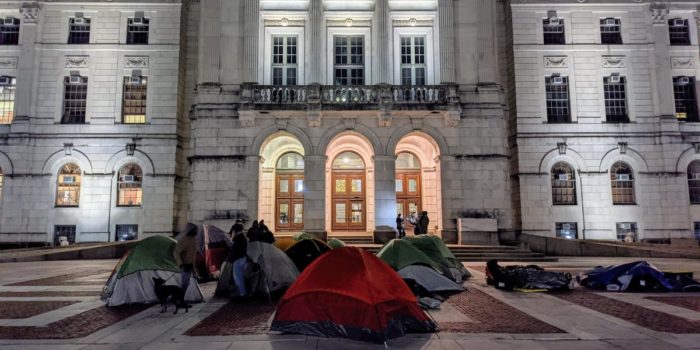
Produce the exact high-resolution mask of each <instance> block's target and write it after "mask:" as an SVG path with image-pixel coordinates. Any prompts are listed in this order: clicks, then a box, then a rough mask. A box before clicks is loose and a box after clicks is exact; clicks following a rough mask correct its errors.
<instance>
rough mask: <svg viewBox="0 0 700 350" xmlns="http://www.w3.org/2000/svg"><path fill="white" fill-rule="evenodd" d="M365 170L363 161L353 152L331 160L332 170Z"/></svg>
mask: <svg viewBox="0 0 700 350" xmlns="http://www.w3.org/2000/svg"><path fill="white" fill-rule="evenodd" d="M364 168H365V161H364V160H362V157H360V156H359V155H358V154H357V153H355V152H343V153H341V154H339V155H338V156H337V157H335V160H333V169H338V170H358V169H364Z"/></svg>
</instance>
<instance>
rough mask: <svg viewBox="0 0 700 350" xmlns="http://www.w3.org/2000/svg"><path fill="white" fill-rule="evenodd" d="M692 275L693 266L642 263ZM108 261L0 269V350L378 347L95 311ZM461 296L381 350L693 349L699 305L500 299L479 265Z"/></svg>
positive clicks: (580, 292)
mask: <svg viewBox="0 0 700 350" xmlns="http://www.w3.org/2000/svg"><path fill="white" fill-rule="evenodd" d="M627 261H630V259H611V258H575V259H574V258H562V259H560V261H559V262H552V263H546V264H544V265H542V266H544V267H546V268H548V269H552V270H556V271H566V272H571V273H572V274H574V273H577V272H578V271H580V270H582V269H585V268H589V267H592V266H595V265H606V264H616V263H622V262H627ZM651 262H652V263H654V264H655V265H656V266H657V267H659V268H661V269H663V270H667V271H692V272H694V273H695V275H696V276H699V275H700V260H673V259H659V260H654V259H652V260H651ZM115 264H116V260H90V261H85V260H82V261H55V262H32V263H6V264H0V348H2V349H3V350H5V349H8V350H9V349H42V350H44V349H193V350H195V349H196V350H208V349H285V350H286V349H365V348H377V349H380V348H383V346H380V345H373V344H368V343H361V342H355V341H349V340H343V339H325V338H314V337H307V336H297V335H281V334H275V333H271V332H269V330H268V329H269V324H270V322H271V318H272V316H273V314H274V311H275V305H274V304H271V303H267V302H254V303H249V304H241V303H233V302H229V300H227V299H225V298H218V297H214V296H213V292H214V287H215V285H214V283H205V284H203V285H202V286H201V287H202V290H203V292H204V294H205V296H206V303H202V304H198V305H195V306H194V307H193V308H192V309H191V310H190V312H189V313H179V314H178V315H173V314H172V313H165V314H160V313H159V312H158V311H159V308H158V307H152V306H141V305H137V306H128V307H118V308H112V309H107V308H105V307H104V305H103V303H102V302H101V301H100V300H99V294H100V292H101V290H102V287H103V285H104V283H105V281H106V279H107V278H108V276H109V274H110V273H111V270H112V268H113V267H114V265H115ZM466 266H467V268H468V269H469V270H470V272H471V273H472V274H473V275H474V277H473V278H472V279H471V280H470V281H468V282H467V283H465V287H466V291H465V292H463V293H461V294H457V295H454V296H452V297H450V298H449V299H448V300H447V301H446V302H445V303H444V304H443V305H442V308H441V310H439V311H435V312H431V316H432V317H433V318H434V319H435V321H436V322H437V324H438V325H439V326H440V332H438V333H435V334H412V335H409V336H406V337H403V338H400V339H395V340H392V341H390V342H389V343H388V345H389V347H390V348H396V349H510V348H521V349H567V350H574V349H635V350H640V349H674V348H679V349H693V348H698V349H700V295H695V294H692V293H691V294H641V293H631V294H630V293H626V294H621V293H599V292H592V291H589V290H585V289H582V288H580V287H578V288H576V290H574V291H573V292H570V293H549V294H546V293H517V292H515V293H514V292H502V291H499V290H496V289H493V288H492V287H489V286H487V285H486V284H485V281H484V274H483V270H484V263H467V264H466Z"/></svg>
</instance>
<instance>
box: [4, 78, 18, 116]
mask: <svg viewBox="0 0 700 350" xmlns="http://www.w3.org/2000/svg"><path fill="white" fill-rule="evenodd" d="M2 78H3V80H5V81H6V83H5V84H4V85H0V124H11V123H12V120H14V117H15V91H16V81H17V80H16V79H15V78H13V77H7V76H5V77H2Z"/></svg>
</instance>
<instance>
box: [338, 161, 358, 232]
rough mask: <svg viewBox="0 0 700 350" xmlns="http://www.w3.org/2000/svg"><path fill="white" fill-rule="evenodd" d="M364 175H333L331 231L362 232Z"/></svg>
mask: <svg viewBox="0 0 700 350" xmlns="http://www.w3.org/2000/svg"><path fill="white" fill-rule="evenodd" d="M365 217H366V208H365V175H364V173H354V174H353V173H336V172H334V173H333V225H332V226H333V230H335V231H364V230H365V229H366V225H365Z"/></svg>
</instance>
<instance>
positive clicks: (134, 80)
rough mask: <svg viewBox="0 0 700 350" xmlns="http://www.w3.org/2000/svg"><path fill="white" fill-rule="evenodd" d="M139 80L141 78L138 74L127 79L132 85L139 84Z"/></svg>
mask: <svg viewBox="0 0 700 350" xmlns="http://www.w3.org/2000/svg"><path fill="white" fill-rule="evenodd" d="M141 82H142V79H141V77H139V76H133V75H132V76H131V78H130V79H129V83H131V84H132V85H139V84H141Z"/></svg>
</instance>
